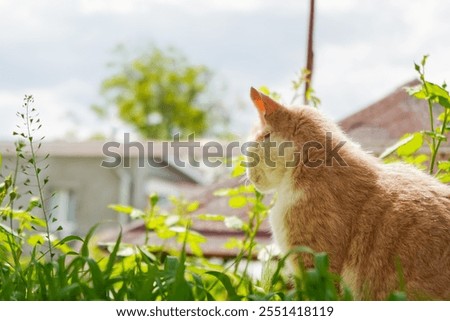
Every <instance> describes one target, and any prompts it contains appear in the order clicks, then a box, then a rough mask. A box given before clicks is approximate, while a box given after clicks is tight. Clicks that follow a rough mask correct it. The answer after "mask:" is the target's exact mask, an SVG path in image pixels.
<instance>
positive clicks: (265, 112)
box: [250, 87, 280, 122]
mask: <svg viewBox="0 0 450 321" xmlns="http://www.w3.org/2000/svg"><path fill="white" fill-rule="evenodd" d="M250 98H251V99H252V101H253V104H254V105H255V106H256V108H257V109H258V113H259V116H260V118H261V121H263V122H265V119H264V117H265V116H269V115H270V114H272V113H273V112H274V111H276V110H277V109H278V108H279V107H280V104H278V103H277V102H276V101H275V100H273V99H272V98H270V97H269V96H267V95H264V94H263V93H261V92H259V91H258V90H256V89H255V88H253V87H251V88H250Z"/></svg>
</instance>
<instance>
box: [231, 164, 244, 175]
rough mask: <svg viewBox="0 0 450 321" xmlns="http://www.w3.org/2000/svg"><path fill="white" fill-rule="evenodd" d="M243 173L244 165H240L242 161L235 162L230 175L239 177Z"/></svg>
mask: <svg viewBox="0 0 450 321" xmlns="http://www.w3.org/2000/svg"><path fill="white" fill-rule="evenodd" d="M244 174H245V167H244V166H242V162H237V164H236V165H235V166H234V168H233V171H232V172H231V176H232V177H239V176H242V175H244Z"/></svg>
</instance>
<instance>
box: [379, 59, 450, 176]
mask: <svg viewBox="0 0 450 321" xmlns="http://www.w3.org/2000/svg"><path fill="white" fill-rule="evenodd" d="M427 59H428V56H424V57H423V58H422V60H421V63H420V65H418V64H414V68H415V70H416V71H417V72H418V74H419V79H420V82H421V83H420V84H419V85H417V86H415V87H410V88H406V91H407V92H408V94H410V95H411V96H413V97H415V98H416V99H420V100H425V101H426V102H427V106H428V112H429V121H430V128H429V129H428V130H422V131H419V132H415V133H409V134H406V135H405V136H403V137H402V138H401V140H400V141H399V142H398V143H397V144H395V145H393V146H391V147H389V148H388V149H386V150H385V151H384V152H383V153H382V154H381V155H380V158H385V159H387V160H388V161H392V160H395V158H392V155H393V154H394V153H395V154H396V156H397V157H398V158H400V159H401V160H402V161H404V162H407V163H410V164H413V165H415V166H418V167H419V168H422V169H425V168H428V172H429V174H430V175H435V176H436V177H437V178H438V179H440V180H441V181H442V182H444V183H448V182H450V162H449V161H448V160H442V159H441V160H439V159H438V155H439V150H440V148H441V147H442V143H443V142H447V134H448V132H449V130H450V126H449V120H450V119H449V109H450V95H449V92H448V91H447V85H446V84H445V83H444V84H442V85H441V86H439V85H437V84H435V83H432V82H430V81H428V80H427V79H426V78H425V65H426V62H427ZM436 115H438V116H436ZM425 143H426V144H427V145H428V147H429V150H430V157H428V155H426V154H424V153H420V152H421V149H422V147H423V145H424V144H425ZM389 156H391V158H389ZM427 161H428V162H429V163H428V166H426V165H425V164H426V162H427ZM436 167H437V168H438V170H437V171H436Z"/></svg>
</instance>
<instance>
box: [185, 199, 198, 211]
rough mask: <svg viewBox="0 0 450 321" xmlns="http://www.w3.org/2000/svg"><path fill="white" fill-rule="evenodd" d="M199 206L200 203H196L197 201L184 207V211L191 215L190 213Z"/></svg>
mask: <svg viewBox="0 0 450 321" xmlns="http://www.w3.org/2000/svg"><path fill="white" fill-rule="evenodd" d="M199 206H200V202H198V201H195V202H191V203H189V204H188V206H187V207H186V211H188V212H189V213H192V212H194V211H196V210H197V209H198V207H199Z"/></svg>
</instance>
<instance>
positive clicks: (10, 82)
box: [0, 0, 450, 138]
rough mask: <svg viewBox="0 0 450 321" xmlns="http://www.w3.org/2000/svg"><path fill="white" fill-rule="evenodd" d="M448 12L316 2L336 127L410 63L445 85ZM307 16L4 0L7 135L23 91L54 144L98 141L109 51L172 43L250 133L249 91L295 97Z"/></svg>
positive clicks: (324, 88)
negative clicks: (223, 87)
mask: <svg viewBox="0 0 450 321" xmlns="http://www.w3.org/2000/svg"><path fill="white" fill-rule="evenodd" d="M449 10H450V3H449V2H447V1H443V0H429V1H427V2H426V3H425V2H423V1H421V0H414V1H412V0H398V1H395V2H394V1H388V0H380V1H376V2H375V1H370V0H341V1H317V10H316V14H317V16H316V39H315V44H316V48H315V49H316V56H315V57H316V60H315V78H314V87H315V88H316V91H317V94H318V95H319V97H320V98H321V99H322V101H323V105H322V108H323V109H324V110H325V111H328V112H329V113H330V114H332V116H333V117H334V118H336V119H338V118H340V117H342V116H344V115H346V114H349V113H351V112H353V111H355V110H357V109H358V108H362V107H364V106H365V105H367V104H369V103H371V102H373V101H374V100H376V99H378V98H381V96H382V95H384V94H386V93H388V92H389V91H391V90H392V89H394V88H395V87H397V86H399V85H401V84H402V83H403V82H404V81H407V80H409V79H410V78H411V77H414V75H415V74H414V70H413V67H412V63H413V61H414V60H416V61H417V60H420V58H421V56H422V54H426V53H429V54H430V55H431V57H430V60H429V68H428V74H429V76H430V77H431V78H432V79H433V80H434V81H436V82H441V81H442V80H444V79H446V78H447V80H449V79H448V77H449V75H450V63H449V59H448V52H450V43H449V42H448V41H447V39H449V36H450V35H449V31H450V20H449V19H448V14H447V13H448V12H449ZM306 19H307V1H298V0H289V1H283V2H280V1H276V0H270V1H257V0H248V1H229V0H196V1H176V0H153V1H148V0H129V1H119V0H89V1H88V0H79V1H54V0H40V1H34V0H24V1H4V0H3V1H2V0H0V28H1V30H3V32H2V33H0V42H1V43H2V44H3V50H2V51H0V138H2V137H5V135H7V134H9V132H10V131H11V130H12V128H13V127H14V114H15V110H14V108H15V107H17V106H18V105H20V104H21V101H22V95H23V94H24V93H33V94H34V96H35V99H36V105H37V106H38V107H39V108H42V118H45V120H46V123H47V130H48V134H49V136H52V137H55V138H56V137H62V136H64V134H65V132H66V131H67V130H68V129H69V130H75V131H77V132H79V133H80V135H81V136H87V135H89V133H91V132H95V131H96V130H97V129H96V128H95V127H96V126H98V123H96V122H95V120H93V117H94V116H93V114H91V113H90V112H89V111H88V110H89V105H90V104H91V103H95V102H96V101H98V99H99V97H98V86H99V83H100V81H101V79H102V78H104V77H105V76H106V74H107V71H106V70H105V64H106V63H107V62H108V59H110V58H111V57H112V56H111V55H110V50H111V49H112V48H113V47H115V46H116V45H117V44H118V43H123V44H124V45H126V46H127V47H129V48H135V47H138V48H145V47H146V45H147V44H148V43H149V42H150V41H155V42H156V44H158V45H160V46H165V45H174V46H175V47H178V48H180V49H181V51H183V52H185V53H186V54H187V56H188V57H189V59H190V60H191V61H193V62H195V63H203V64H206V65H208V66H209V67H211V69H212V70H213V71H216V73H217V74H218V78H219V79H226V81H227V82H228V88H229V90H228V92H227V93H222V92H220V93H217V97H218V98H220V99H222V100H223V101H224V105H227V104H230V105H232V106H233V105H235V102H236V101H243V102H246V106H247V109H246V110H244V111H242V112H241V113H240V117H239V120H237V121H236V124H237V125H236V128H235V130H236V131H239V132H241V133H243V132H245V131H246V130H247V129H246V128H247V127H246V126H245V125H243V124H245V122H246V121H247V120H246V119H247V118H248V119H252V118H253V117H254V111H253V109H252V108H251V107H250V102H249V100H248V98H247V96H248V88H249V86H251V85H256V86H259V85H268V86H269V87H271V88H273V89H274V90H277V91H279V92H281V93H283V94H284V95H286V96H288V95H290V80H291V79H293V78H294V77H295V73H296V72H297V71H298V70H299V68H300V67H301V66H302V65H303V64H304V54H305V51H306V49H305V44H306V41H305V35H306V25H307V20H306ZM232 106H230V107H229V108H233V107H232ZM241 116H242V117H241ZM73 119H75V120H73Z"/></svg>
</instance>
